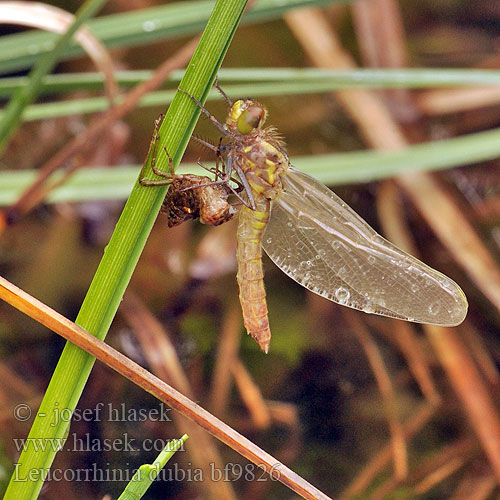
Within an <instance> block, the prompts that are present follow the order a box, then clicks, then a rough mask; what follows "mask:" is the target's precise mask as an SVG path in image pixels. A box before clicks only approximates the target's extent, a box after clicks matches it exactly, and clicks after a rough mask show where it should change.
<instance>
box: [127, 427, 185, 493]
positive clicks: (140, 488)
mask: <svg viewBox="0 0 500 500" xmlns="http://www.w3.org/2000/svg"><path fill="white" fill-rule="evenodd" d="M187 439H188V435H187V434H184V436H182V437H181V438H180V439H174V440H172V441H170V442H169V443H168V444H167V446H165V448H164V449H163V450H162V452H161V453H160V454H159V455H158V457H157V458H156V460H155V461H154V462H153V463H152V464H144V465H141V466H140V467H139V469H137V472H136V473H135V474H134V475H133V477H132V479H131V480H130V482H129V483H128V484H127V486H126V487H125V489H124V490H123V493H122V494H121V495H120V496H119V497H118V500H139V499H140V498H142V497H143V496H144V494H145V493H146V491H147V489H148V488H149V487H150V486H151V483H152V482H153V481H154V480H155V479H156V477H157V476H158V474H159V473H160V471H161V470H162V469H163V467H165V465H166V463H167V462H168V461H169V460H170V459H171V458H172V457H173V455H174V453H175V452H176V451H178V450H179V449H180V448H181V446H182V445H183V444H184V443H185V442H186V440H187Z"/></svg>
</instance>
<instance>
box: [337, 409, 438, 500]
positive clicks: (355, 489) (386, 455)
mask: <svg viewBox="0 0 500 500" xmlns="http://www.w3.org/2000/svg"><path fill="white" fill-rule="evenodd" d="M435 412H436V408H435V407H433V406H430V405H429V404H428V403H424V404H422V405H421V406H420V408H419V409H417V410H416V412H415V414H414V415H413V417H412V418H411V419H410V420H409V421H408V422H406V423H405V424H404V425H403V431H404V434H405V438H406V440H407V441H409V440H410V439H411V438H412V437H413V436H414V435H415V434H416V433H417V432H419V431H420V430H421V429H422V427H424V426H425V425H426V424H427V423H428V422H429V421H430V419H431V418H432V417H433V415H434V414H435ZM391 457H392V447H391V445H387V446H385V447H384V448H383V449H382V450H381V451H379V452H378V453H377V454H376V455H375V456H374V457H373V458H372V459H371V460H370V461H369V462H368V463H367V464H366V465H365V467H364V468H363V469H362V470H361V472H360V473H359V474H358V475H357V476H356V478H355V479H354V481H352V483H351V484H350V485H349V486H348V487H347V488H346V489H345V490H344V491H343V492H342V493H341V495H340V496H339V500H349V499H352V498H355V497H357V496H359V495H360V494H361V493H362V492H363V491H364V490H365V489H366V488H368V486H369V485H370V484H371V482H372V481H373V480H374V478H375V476H377V474H380V473H381V472H382V471H383V470H384V469H385V467H386V466H387V464H388V463H389V461H390V460H391Z"/></svg>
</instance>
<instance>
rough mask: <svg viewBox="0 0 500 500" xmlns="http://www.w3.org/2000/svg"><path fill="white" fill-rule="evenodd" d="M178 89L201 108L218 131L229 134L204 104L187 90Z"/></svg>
mask: <svg viewBox="0 0 500 500" xmlns="http://www.w3.org/2000/svg"><path fill="white" fill-rule="evenodd" d="M179 91H180V92H182V93H183V94H186V95H187V96H188V97H189V98H190V99H191V100H192V101H193V102H194V103H195V104H196V105H197V106H198V107H199V108H200V109H201V111H202V112H203V113H204V114H205V116H206V117H207V118H208V119H209V120H210V121H211V122H212V123H213V124H214V125H215V126H216V127H217V128H218V129H219V130H220V132H222V133H223V134H224V135H231V134H230V133H229V132H228V131H227V130H226V128H225V127H224V125H223V124H222V123H221V122H220V121H219V120H217V118H215V116H214V115H212V113H210V111H208V109H207V108H205V106H203V104H202V103H201V102H200V101H199V100H198V99H196V97H195V96H193V95H191V94H190V93H189V92H186V91H185V90H183V89H181V88H179Z"/></svg>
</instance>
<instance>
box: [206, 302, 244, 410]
mask: <svg viewBox="0 0 500 500" xmlns="http://www.w3.org/2000/svg"><path fill="white" fill-rule="evenodd" d="M242 326H243V325H242V318H241V311H240V307H239V304H238V302H237V300H231V301H230V302H229V304H228V307H227V313H226V316H225V318H224V322H223V324H222V331H221V335H220V339H219V345H218V346H217V357H216V361H215V367H214V375H213V379H212V384H211V390H210V404H209V408H210V410H211V411H212V412H213V413H214V414H215V415H219V416H222V415H224V414H225V412H226V408H227V404H228V401H229V394H230V391H231V381H232V375H231V366H232V365H233V364H234V363H235V362H236V361H237V356H238V350H239V347H240V341H241V335H242V333H241V330H242Z"/></svg>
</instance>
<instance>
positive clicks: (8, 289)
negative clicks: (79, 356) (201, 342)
mask: <svg viewBox="0 0 500 500" xmlns="http://www.w3.org/2000/svg"><path fill="white" fill-rule="evenodd" d="M0 298H1V299H2V300H4V301H5V302H7V303H9V304H11V305H12V306H13V307H15V308H16V309H18V310H19V311H21V312H23V313H24V314H26V315H28V316H29V317H31V318H33V319H35V320H36V321H38V322H39V323H41V324H42V325H44V326H46V327H47V328H49V329H51V330H52V331H54V332H55V333H57V334H58V335H61V336H62V337H63V338H65V339H66V340H69V341H70V342H72V343H73V344H75V345H76V346H78V347H80V348H81V349H83V350H85V351H86V352H88V353H89V354H91V355H92V356H94V357H95V358H97V359H99V360H100V361H102V362H103V363H104V364H106V365H107V366H109V367H110V368H112V369H113V370H115V371H116V372H118V373H120V374H121V375H123V376H124V377H126V378H127V379H129V380H131V381H132V382H134V383H135V384H136V385H138V386H139V387H141V388H142V389H144V390H145V391H147V392H149V393H150V394H152V395H153V396H154V397H156V398H157V399H159V400H160V401H163V402H164V403H165V404H167V405H169V406H170V407H171V408H173V409H174V410H177V411H178V412H179V413H181V414H182V415H184V416H185V417H187V418H188V419H190V420H192V421H194V422H196V423H197V424H198V425H199V426H200V427H202V428H203V429H205V430H206V431H208V432H209V433H210V434H212V435H214V436H215V437H216V438H217V439H218V440H220V441H222V442H223V443H225V444H226V445H228V446H229V447H231V448H232V449H233V450H235V451H236V452H237V453H239V454H240V455H242V456H243V457H245V458H246V459H248V460H250V461H251V462H253V463H254V464H256V465H258V466H259V467H260V468H261V469H263V470H264V471H266V472H267V473H268V474H270V475H272V476H273V477H274V478H275V479H277V480H278V481H280V482H282V483H283V484H284V485H286V486H287V487H288V488H290V489H291V490H292V491H294V492H295V493H297V494H298V495H300V496H301V497H302V498H306V499H308V500H329V497H328V496H327V495H325V494H324V493H322V492H321V491H319V490H318V489H317V488H315V487H314V486H312V485H311V484H310V483H308V482H307V481H306V480H305V479H303V478H302V477H301V476H299V475H298V474H296V473H295V472H293V471H292V470H290V469H289V468H288V467H286V466H285V465H283V464H282V463H281V462H279V461H278V460H276V458H274V457H273V456H271V455H270V454H269V453H266V452H265V451H264V450H262V449H261V448H259V447H258V446H256V445H255V444H254V443H252V442H251V441H249V440H248V439H247V438H245V437H244V436H242V435H241V434H239V433H238V432H236V431H235V430H234V429H232V428H231V427H229V426H228V425H227V424H225V423H224V422H222V421H221V420H219V419H218V418H216V417H214V416H213V415H211V414H210V413H209V412H208V411H206V410H204V409H203V408H202V407H200V406H199V405H197V404H196V403H194V402H193V401H191V400H190V399H188V398H187V397H186V396H184V395H183V394H181V393H180V392H178V391H176V390H175V389H174V388H173V387H171V386H169V385H168V384H166V383H165V382H163V381H162V380H160V379H159V378H158V377H155V376H154V375H152V374H151V373H149V372H148V371H147V370H145V369H144V368H142V367H141V366H139V365H138V364H137V363H134V362H133V361H131V360H130V359H129V358H127V357H126V356H124V355H123V354H121V353H120V352H118V351H116V350H115V349H113V348H112V347H110V346H109V345H108V344H106V343H105V342H102V341H100V340H98V339H97V338H96V337H94V336H93V335H91V334H90V333H88V332H86V331H85V330H83V329H82V328H80V327H78V326H77V325H75V324H74V323H73V322H71V321H69V320H68V319H66V318H65V317H64V316H62V315H61V314H59V313H57V312H56V311H54V310H53V309H51V308H49V307H48V306H46V305H45V304H43V303H41V302H40V301H39V300H37V299H35V298H34V297H31V296H30V295H29V294H27V293H26V292H23V291H22V290H20V289H19V288H17V287H16V286H14V285H12V284H11V283H9V282H8V281H7V280H6V279H4V278H2V277H0Z"/></svg>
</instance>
